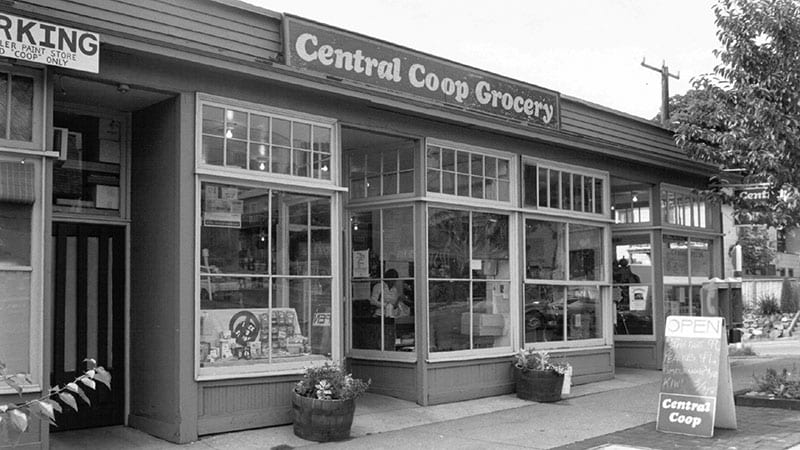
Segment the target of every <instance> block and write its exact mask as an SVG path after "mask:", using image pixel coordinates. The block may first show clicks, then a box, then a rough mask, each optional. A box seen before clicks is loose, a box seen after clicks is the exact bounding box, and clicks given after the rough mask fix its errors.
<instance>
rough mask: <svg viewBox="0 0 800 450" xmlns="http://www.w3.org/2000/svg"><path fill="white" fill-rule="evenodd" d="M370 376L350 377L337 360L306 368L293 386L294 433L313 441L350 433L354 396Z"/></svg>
mask: <svg viewBox="0 0 800 450" xmlns="http://www.w3.org/2000/svg"><path fill="white" fill-rule="evenodd" d="M369 384H370V380H368V381H363V380H361V379H358V378H353V376H352V375H351V374H349V373H346V372H345V371H344V369H342V367H341V366H339V365H338V364H333V363H325V364H324V365H322V366H313V367H308V368H306V371H305V373H304V374H303V378H302V379H301V380H300V381H298V382H297V384H296V385H295V387H294V397H293V399H292V414H293V416H294V434H296V435H297V436H299V437H301V438H303V439H307V440H309V441H316V442H328V441H339V440H342V439H347V438H348V437H350V427H351V426H352V425H353V413H355V410H356V404H355V399H356V398H357V397H358V396H360V395H361V394H363V393H364V392H366V390H367V388H368V387H369Z"/></svg>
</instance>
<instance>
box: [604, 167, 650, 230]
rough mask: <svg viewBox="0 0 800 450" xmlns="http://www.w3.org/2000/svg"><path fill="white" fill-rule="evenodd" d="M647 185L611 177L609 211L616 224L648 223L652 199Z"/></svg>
mask: <svg viewBox="0 0 800 450" xmlns="http://www.w3.org/2000/svg"><path fill="white" fill-rule="evenodd" d="M650 189H651V187H650V186H649V185H647V184H643V183H637V182H635V181H631V180H626V179H623V178H617V177H611V211H612V214H613V216H614V223H616V224H642V223H650V221H651V218H650V211H651V208H652V199H651V196H650V192H651V190H650Z"/></svg>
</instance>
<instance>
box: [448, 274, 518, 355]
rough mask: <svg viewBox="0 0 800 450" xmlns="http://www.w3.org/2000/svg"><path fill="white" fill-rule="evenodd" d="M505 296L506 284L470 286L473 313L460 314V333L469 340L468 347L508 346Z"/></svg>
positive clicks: (506, 291)
mask: <svg viewBox="0 0 800 450" xmlns="http://www.w3.org/2000/svg"><path fill="white" fill-rule="evenodd" d="M507 293H508V284H507V283H496V282H473V283H472V314H469V313H466V314H465V313H462V314H461V327H460V328H461V334H462V335H466V336H469V337H470V338H471V341H472V345H471V348H473V349H476V348H495V347H503V346H508V345H509V344H510V340H509V336H508V331H509V330H508V329H509V326H508V325H509V317H510V314H509V313H508V294H507Z"/></svg>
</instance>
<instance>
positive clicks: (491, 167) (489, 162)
mask: <svg viewBox="0 0 800 450" xmlns="http://www.w3.org/2000/svg"><path fill="white" fill-rule="evenodd" d="M486 176H487V177H489V178H497V158H493V157H491V156H487V157H486Z"/></svg>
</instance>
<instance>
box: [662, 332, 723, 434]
mask: <svg viewBox="0 0 800 450" xmlns="http://www.w3.org/2000/svg"><path fill="white" fill-rule="evenodd" d="M664 337H665V340H664V363H663V369H662V371H663V378H662V382H661V392H660V393H659V396H658V418H657V421H656V429H657V430H658V431H663V432H667V433H678V434H686V435H692V436H703V437H711V436H713V435H714V427H715V426H716V427H720V428H732V429H735V428H736V414H735V411H734V404H733V385H732V381H731V373H730V365H729V363H728V345H727V339H726V328H725V324H724V321H723V319H722V318H721V317H689V316H669V317H667V322H666V328H665V332H664Z"/></svg>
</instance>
